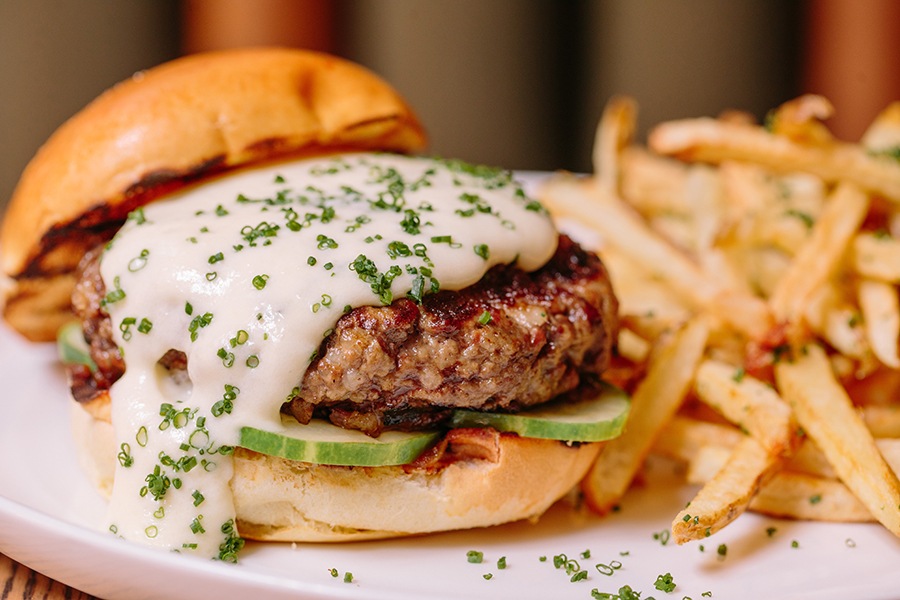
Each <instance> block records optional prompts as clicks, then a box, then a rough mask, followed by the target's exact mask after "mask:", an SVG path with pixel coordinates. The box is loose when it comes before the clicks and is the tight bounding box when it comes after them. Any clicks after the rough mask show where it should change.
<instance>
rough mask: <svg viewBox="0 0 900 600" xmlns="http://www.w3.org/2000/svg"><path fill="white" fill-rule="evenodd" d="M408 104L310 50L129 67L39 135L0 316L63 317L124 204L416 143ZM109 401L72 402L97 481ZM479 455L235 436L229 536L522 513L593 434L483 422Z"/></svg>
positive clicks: (543, 499) (546, 492) (328, 534)
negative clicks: (269, 450)
mask: <svg viewBox="0 0 900 600" xmlns="http://www.w3.org/2000/svg"><path fill="white" fill-rule="evenodd" d="M424 145H425V135H424V133H423V130H422V127H421V126H420V124H419V122H418V120H417V119H416V117H415V115H414V114H413V112H412V111H411V110H410V108H409V107H408V106H407V105H406V103H405V102H404V101H403V99H402V98H401V97H400V96H399V95H398V94H397V93H396V92H395V91H394V90H393V89H392V88H391V87H390V86H388V85H387V84H386V83H385V82H383V81H382V80H380V79H378V78H377V77H376V76H374V75H373V74H371V73H369V72H368V71H366V70H364V69H363V68H361V67H359V66H357V65H354V64H352V63H349V62H347V61H344V60H341V59H338V58H335V57H332V56H327V55H323V54H318V53H313V52H306V51H299V50H286V49H250V50H233V51H224V52H217V53H211V54H204V55H195V56H189V57H186V58H183V59H179V60H176V61H173V62H171V63H167V64H165V65H162V66H160V67H156V68H154V69H151V70H149V71H146V72H142V73H138V74H136V75H135V76H134V77H132V78H131V79H130V80H128V81H125V82H123V83H121V84H119V85H118V86H116V87H114V88H113V89H111V90H110V91H108V92H106V93H105V94H103V95H102V96H100V97H99V98H98V99H97V100H95V101H94V102H93V103H91V104H90V105H88V106H87V107H86V108H85V109H84V110H82V111H81V112H80V113H78V114H77V115H76V116H74V117H73V118H72V119H70V120H69V121H68V122H67V123H65V124H64V125H63V126H62V127H61V128H60V129H59V130H58V131H57V132H56V133H55V134H54V135H53V136H52V137H51V138H50V139H49V140H48V141H47V143H46V144H45V145H44V146H43V147H42V148H41V149H40V151H39V152H38V153H37V155H36V156H35V158H34V159H33V160H32V161H31V163H30V164H29V165H28V167H27V168H26V170H25V172H24V173H23V175H22V178H21V180H20V182H19V184H18V186H17V188H16V190H15V192H14V195H13V198H12V201H11V204H10V206H9V209H8V212H7V214H6V217H5V220H4V222H3V224H2V229H0V256H2V268H3V271H4V273H5V275H6V277H7V284H8V287H9V291H8V292H7V297H6V304H5V307H4V313H3V314H4V317H5V318H6V319H7V321H8V322H9V323H10V324H11V325H12V326H13V327H14V328H15V329H17V330H18V331H19V332H21V333H22V334H23V335H25V336H26V337H28V338H30V339H32V340H50V339H53V338H54V337H55V335H56V333H57V330H58V328H59V327H60V326H61V325H62V324H63V323H64V322H66V321H67V320H69V319H71V318H72V316H71V313H70V296H71V291H72V288H73V286H74V283H75V277H76V276H75V270H76V267H77V264H78V262H79V260H80V259H81V258H82V256H83V255H84V254H85V252H86V251H87V250H89V249H90V248H92V247H95V246H96V245H98V244H100V243H103V242H105V241H106V240H108V239H110V238H111V237H112V235H113V234H114V233H115V231H116V230H117V229H118V228H119V227H120V226H121V224H122V223H123V221H124V219H125V218H126V216H127V214H128V213H129V212H130V211H132V210H134V209H135V208H137V207H139V206H142V205H144V204H146V203H148V202H151V201H152V200H154V199H156V198H158V197H161V196H163V195H165V194H167V193H169V192H172V191H173V190H176V189H178V188H180V187H183V186H186V185H191V184H198V183H199V182H201V181H202V179H203V178H206V177H210V176H213V175H217V174H220V173H222V172H224V171H227V170H231V169H234V168H237V167H241V166H249V165H255V164H258V163H261V162H264V161H274V160H277V159H283V158H286V157H293V156H307V155H316V154H321V153H324V152H332V151H342V150H382V151H394V152H402V153H410V152H416V151H419V150H421V149H423V147H424ZM109 419H110V400H109V395H108V394H107V393H102V394H100V395H98V396H97V397H95V398H94V399H93V400H92V401H90V402H86V403H83V404H78V403H73V415H72V421H73V430H74V435H75V445H76V448H77V450H78V453H79V455H80V460H81V462H82V465H83V467H84V469H85V470H86V472H87V473H88V474H89V475H90V478H91V479H92V481H93V482H94V483H95V484H96V486H97V487H98V488H99V489H100V490H101V491H102V492H104V493H107V494H108V493H109V492H110V491H111V489H112V482H113V476H114V473H115V463H116V444H115V436H114V434H113V428H112V425H111V424H110V423H109ZM489 431H490V433H489V434H488V435H489V436H491V437H490V441H489V443H490V444H492V449H491V451H490V452H487V453H486V454H487V456H485V457H480V458H463V459H459V460H452V461H448V462H446V463H442V464H441V465H440V466H433V467H427V468H426V467H418V468H410V467H396V466H389V467H338V466H326V465H315V464H310V463H300V462H294V461H289V460H285V459H282V458H275V457H271V456H266V455H262V454H257V453H255V452H251V451H249V450H245V449H242V448H237V449H236V451H235V454H234V458H235V461H234V466H235V471H234V477H233V479H232V481H231V487H232V490H233V492H234V498H235V503H236V508H237V519H238V530H239V532H240V534H241V536H243V537H246V538H249V539H258V540H279V541H315V542H320V541H347V540H360V539H375V538H386V537H395V536H400V535H410V534H420V533H427V532H434V531H442V530H449V529H462V528H470V527H481V526H489V525H495V524H499V523H505V522H509V521H514V520H519V519H526V518H531V517H536V516H537V515H540V514H541V513H542V512H544V511H545V510H546V509H547V508H548V507H549V506H550V505H551V504H552V503H554V502H555V501H557V500H558V499H559V498H561V497H562V496H563V495H565V494H566V493H567V492H568V491H570V490H571V489H572V488H573V487H574V486H575V485H577V483H578V481H580V480H581V479H582V478H583V476H584V475H585V473H586V472H587V470H588V469H589V467H590V465H591V463H592V462H593V461H594V459H595V458H596V456H597V454H598V452H599V450H600V448H601V446H602V444H600V443H592V444H574V445H567V444H564V443H562V442H558V441H555V440H537V439H528V438H521V437H519V436H517V435H515V434H501V433H498V432H496V431H494V430H489Z"/></svg>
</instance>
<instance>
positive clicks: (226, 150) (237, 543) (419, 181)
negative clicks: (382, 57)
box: [0, 48, 628, 560]
mask: <svg viewBox="0 0 900 600" xmlns="http://www.w3.org/2000/svg"><path fill="white" fill-rule="evenodd" d="M425 142H426V139H425V135H424V133H423V128H422V126H421V124H420V122H419V121H418V119H417V118H416V116H415V115H414V114H413V112H412V110H411V109H410V108H409V107H408V106H407V104H406V103H405V102H404V100H403V99H402V98H401V97H400V96H399V95H398V93H397V92H396V91H395V90H393V89H392V88H391V87H390V86H389V85H388V84H386V83H385V82H384V81H382V80H381V79H379V78H378V77H376V76H375V75H373V74H372V73H370V72H368V71H367V70H365V69H363V68H362V67H360V66H358V65H355V64H352V63H350V62H348V61H345V60H342V59H339V58H336V57H333V56H329V55H324V54H319V53H312V52H306V51H299V50H288V49H275V48H261V49H242V50H232V51H224V52H217V53H209V54H198V55H193V56H189V57H185V58H181V59H178V60H175V61H173V62H170V63H167V64H164V65H161V66H159V67H156V68H153V69H150V70H148V71H146V72H141V73H138V74H136V75H135V76H133V77H132V78H131V79H129V80H127V81H124V82H122V83H121V84H119V85H117V86H115V87H114V88H112V89H110V90H109V91H107V92H106V93H104V94H103V95H101V96H100V97H99V98H97V99H96V100H95V101H94V102H92V103H91V104H89V105H88V106H87V107H86V108H84V109H83V110H82V111H81V112H79V113H78V114H77V115H75V116H74V117H72V118H71V119H70V120H69V121H68V122H66V123H65V124H64V125H63V126H62V127H60V128H59V129H58V130H57V131H56V132H55V133H54V134H53V136H52V137H51V138H50V139H49V140H48V141H47V142H46V144H45V145H44V146H43V147H42V148H41V149H40V150H39V151H38V153H37V154H36V156H35V157H34V159H33V160H32V161H31V162H30V163H29V165H28V166H27V168H26V169H25V171H24V172H23V174H22V177H21V180H20V182H19V184H18V186H17V187H16V190H15V192H14V194H13V197H12V199H11V202H10V205H9V208H8V211H7V213H6V215H5V218H4V221H3V224H2V230H0V256H2V266H3V270H4V272H5V274H6V278H7V282H6V283H7V284H8V285H7V291H6V295H5V303H4V307H3V315H4V317H5V319H6V320H7V322H8V323H9V324H10V325H11V326H12V327H13V328H14V329H16V330H17V331H19V332H20V333H21V334H22V335H24V336H25V337H27V338H29V339H31V340H35V341H49V340H52V339H57V338H58V343H59V347H60V349H61V356H62V357H63V362H64V363H65V367H66V372H67V376H68V382H69V386H70V389H71V394H72V398H73V399H74V402H73V403H72V406H73V412H72V422H73V431H74V433H75V443H76V446H77V448H78V451H79V453H80V458H81V462H82V463H83V465H84V467H85V469H86V471H87V472H88V473H89V475H90V476H91V478H92V480H93V481H94V483H95V484H96V485H97V486H98V488H99V489H100V490H101V491H103V492H104V493H105V494H107V495H109V498H110V503H109V507H110V508H109V514H108V519H107V520H108V522H107V523H106V526H107V527H108V528H109V530H110V531H111V532H112V533H113V534H115V535H118V536H121V537H123V538H126V539H130V540H137V541H141V542H145V543H147V544H150V545H157V546H162V547H164V548H168V549H172V550H176V551H179V552H187V553H197V554H200V555H204V556H212V557H215V558H220V559H223V560H234V559H235V557H236V556H237V553H238V551H239V550H240V548H241V546H242V545H243V541H244V540H245V539H256V540H281V541H316V542H318V541H345V540H358V539H373V538H385V537H393V536H400V535H413V534H422V533H428V532H434V531H442V530H449V529H461V528H470V527H482V526H489V525H495V524H499V523H504V522H509V521H513V520H518V519H524V518H531V517H536V516H538V515H540V514H541V513H542V512H543V511H545V510H546V509H547V508H548V507H549V506H550V505H551V504H553V503H554V502H555V501H557V500H558V499H559V498H560V497H562V496H563V495H565V494H566V493H567V492H568V491H569V490H570V489H571V488H572V487H573V486H574V485H575V484H577V482H578V481H579V480H580V479H581V478H582V477H583V476H584V474H585V473H586V471H587V470H588V469H589V468H590V465H591V464H592V462H593V460H594V459H595V458H596V456H597V454H598V452H599V451H600V449H601V446H602V444H603V441H604V440H606V439H609V438H611V437H614V436H616V435H617V434H618V433H619V432H620V431H621V429H622V427H623V426H624V421H625V418H626V415H627V410H628V401H627V398H625V397H624V396H623V395H622V394H621V393H619V392H617V391H616V390H615V389H613V388H611V387H610V386H608V385H606V384H604V383H603V381H602V376H603V373H604V371H605V370H606V369H607V368H608V366H609V364H610V360H611V357H612V353H613V348H614V340H615V339H616V333H617V321H616V316H617V303H616V299H615V295H614V293H613V291H612V289H611V286H610V283H609V278H608V276H607V273H606V271H605V269H604V267H603V264H602V262H601V261H600V259H599V258H598V257H597V256H596V255H594V254H592V253H591V252H588V251H586V250H585V249H583V248H581V247H580V246H579V245H578V244H577V243H576V242H574V241H573V240H571V239H569V238H568V237H566V236H565V235H561V234H559V233H558V232H557V230H556V229H555V228H554V225H553V222H552V219H551V218H550V216H549V215H548V214H547V212H546V211H545V210H544V208H543V207H542V206H541V204H540V203H539V202H537V201H536V200H534V199H532V198H530V197H529V196H528V195H527V194H526V193H525V192H524V191H523V188H522V186H521V185H520V183H519V182H517V181H516V179H515V178H514V177H513V175H512V174H511V173H509V172H507V171H503V170H499V169H494V168H489V167H485V166H480V165H472V164H469V163H466V162H463V161H459V160H450V159H445V158H435V157H425V156H423V155H422V152H423V150H424V148H425Z"/></svg>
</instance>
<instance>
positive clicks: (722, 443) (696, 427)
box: [653, 416, 745, 483]
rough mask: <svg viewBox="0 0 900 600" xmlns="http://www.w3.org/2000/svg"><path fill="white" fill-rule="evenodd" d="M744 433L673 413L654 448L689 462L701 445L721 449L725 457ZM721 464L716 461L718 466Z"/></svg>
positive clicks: (671, 456)
mask: <svg viewBox="0 0 900 600" xmlns="http://www.w3.org/2000/svg"><path fill="white" fill-rule="evenodd" d="M744 437H745V436H744V434H742V433H741V432H740V431H738V430H737V429H735V428H734V427H731V426H729V425H725V424H720V423H711V422H709V421H700V420H698V419H692V418H689V417H681V416H675V417H673V418H672V420H671V421H669V422H668V423H667V424H666V426H665V428H664V429H663V431H662V433H660V435H659V436H658V437H657V438H656V441H655V442H654V444H653V452H654V453H656V454H659V455H661V456H668V457H669V458H672V459H675V460H680V461H682V462H685V463H690V462H692V461H693V460H694V458H695V457H696V456H697V455H698V454H699V453H700V452H702V451H703V449H704V448H719V449H722V450H723V451H724V453H725V456H726V457H727V456H728V455H729V454H730V453H731V451H732V449H733V448H734V447H735V446H737V444H738V442H740V441H741V440H742V439H744ZM722 462H723V463H724V461H722ZM721 466H722V463H719V464H718V465H717V468H719V467H721ZM706 481H707V479H703V480H702V481H700V482H698V483H703V482H706Z"/></svg>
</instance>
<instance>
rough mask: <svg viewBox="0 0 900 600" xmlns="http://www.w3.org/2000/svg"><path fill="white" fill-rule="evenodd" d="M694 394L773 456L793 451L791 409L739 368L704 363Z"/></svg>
mask: <svg viewBox="0 0 900 600" xmlns="http://www.w3.org/2000/svg"><path fill="white" fill-rule="evenodd" d="M694 391H695V392H696V393H697V397H698V398H700V400H702V401H703V402H704V403H706V404H707V405H709V406H710V407H712V408H713V409H715V410H716V412H718V413H720V414H721V415H722V416H724V417H725V418H726V419H728V420H729V421H731V422H732V423H734V424H735V425H737V426H738V428H740V429H742V430H743V431H746V432H747V433H748V434H750V435H751V436H752V437H753V438H754V439H756V441H758V442H759V443H760V444H761V445H762V447H763V448H764V449H765V450H766V451H767V452H769V453H770V454H772V455H773V456H780V455H782V454H786V453H789V452H790V451H791V450H792V439H793V437H794V430H795V429H796V426H795V424H794V422H793V418H792V415H791V410H790V408H788V406H787V404H785V403H784V401H783V400H782V399H781V398H780V397H779V396H778V393H777V392H776V391H775V390H773V389H772V388H771V387H770V386H768V385H767V384H765V383H763V382H762V381H759V380H758V379H756V378H754V377H751V376H750V375H747V374H745V373H744V371H743V369H742V368H738V367H734V366H733V365H728V364H725V363H722V362H719V361H715V360H704V361H703V362H702V363H700V366H699V367H697V373H696V375H695V376H694Z"/></svg>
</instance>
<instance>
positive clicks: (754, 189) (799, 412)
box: [540, 95, 900, 543]
mask: <svg viewBox="0 0 900 600" xmlns="http://www.w3.org/2000/svg"><path fill="white" fill-rule="evenodd" d="M832 112H833V107H832V106H831V104H830V103H829V102H828V101H827V100H826V99H824V98H822V97H820V96H814V95H806V96H801V97H799V98H797V99H795V100H792V101H790V102H786V103H785V104H784V105H782V106H780V107H778V108H776V109H775V110H773V111H772V112H771V113H770V115H769V116H768V117H767V119H766V122H765V123H764V124H759V123H754V122H751V121H750V120H749V119H748V118H747V116H746V115H744V114H740V115H739V116H735V115H738V113H731V114H730V115H729V116H725V115H723V116H722V117H720V118H717V119H712V118H700V119H684V120H680V121H673V122H669V123H663V124H660V125H658V126H657V127H655V128H654V129H653V130H652V131H651V133H650V135H649V137H648V143H647V145H646V146H642V145H640V144H639V143H637V142H636V141H635V140H634V138H633V136H634V131H635V120H636V115H637V105H636V103H635V102H634V101H633V100H631V99H629V98H615V99H613V100H612V101H611V102H610V103H609V105H608V106H607V108H606V110H605V111H604V114H603V116H602V118H601V119H600V124H599V126H598V130H597V133H596V136H595V147H594V154H593V163H594V168H595V171H596V172H595V173H594V174H593V175H592V176H589V177H578V176H574V175H572V174H564V173H561V174H559V175H558V176H556V177H554V178H552V179H551V180H550V181H549V182H547V183H546V184H545V187H544V188H543V189H542V190H541V193H540V195H541V198H542V200H543V201H544V203H545V205H546V206H547V207H548V208H549V209H550V210H551V212H552V213H553V214H554V215H555V216H556V217H557V218H559V219H573V220H577V221H578V222H580V223H581V224H582V225H583V226H586V227H587V228H588V229H589V230H591V231H593V233H595V234H596V240H595V243H596V246H597V250H598V251H600V252H601V253H602V254H603V256H604V257H605V261H606V263H607V265H608V268H609V270H610V274H611V278H612V281H613V284H614V286H615V288H616V290H617V293H618V295H619V299H620V312H621V322H622V324H623V327H624V329H623V330H622V331H621V333H620V335H619V343H620V352H619V360H620V361H621V366H620V367H619V370H618V376H619V379H620V381H621V382H622V384H623V385H624V386H625V387H626V388H627V389H628V391H629V392H630V393H631V394H632V397H633V408H632V413H631V417H630V421H629V424H628V426H627V428H626V430H625V433H624V434H623V435H622V436H621V437H620V438H618V439H616V440H614V441H612V442H610V443H608V444H607V445H606V447H605V448H604V449H603V451H602V452H601V454H600V455H599V457H598V458H597V462H596V464H595V467H594V469H593V470H592V471H591V473H590V474H589V475H588V476H587V477H586V478H585V479H584V481H583V482H582V491H583V494H584V497H585V500H586V504H587V505H588V506H589V507H591V508H592V509H594V510H595V511H596V512H598V513H601V514H602V513H605V512H607V511H608V510H610V509H611V508H612V507H614V506H615V505H616V504H618V502H619V501H620V500H621V498H622V496H623V495H624V494H625V493H626V491H627V489H628V487H629V485H630V483H631V482H632V480H633V479H634V478H635V477H637V476H638V475H639V473H640V469H641V466H642V464H643V462H644V460H645V459H646V458H647V456H648V455H649V454H651V453H652V454H659V455H663V456H666V457H668V458H669V459H672V460H675V461H679V462H682V463H684V464H685V465H686V469H685V472H686V483H689V484H694V485H697V486H699V487H698V491H697V492H696V496H695V497H694V499H693V500H692V501H691V502H690V503H689V504H688V506H687V507H680V506H679V507H673V522H672V533H673V539H675V540H676V541H677V542H678V543H685V542H688V541H690V540H696V539H704V538H706V537H708V536H710V535H714V534H715V533H716V532H717V531H718V530H720V529H722V528H723V527H725V526H727V525H728V523H730V522H731V521H733V520H734V519H736V518H738V517H739V516H740V515H741V514H742V513H743V512H744V511H746V510H750V511H755V512H759V513H762V514H767V515H771V516H777V517H785V518H793V519H810V520H820V521H844V522H861V521H878V522H880V523H882V524H883V525H884V526H885V527H886V528H887V529H888V530H889V531H891V532H892V533H894V534H895V535H898V536H900V480H898V478H897V475H896V472H898V470H900V290H898V285H900V102H898V103H894V104H892V105H891V106H889V107H887V108H886V109H885V110H884V111H883V112H882V114H880V115H879V116H878V117H877V118H876V119H875V120H874V121H873V123H872V125H871V126H870V128H869V130H868V131H867V132H866V133H865V135H864V136H863V137H862V139H861V141H860V142H859V143H850V142H845V141H839V140H836V139H835V138H833V136H832V135H831V133H830V131H829V130H828V128H827V125H826V123H825V120H826V119H827V118H828V117H829V116H830V115H831V114H832ZM600 473H603V475H602V476H601V475H600Z"/></svg>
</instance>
